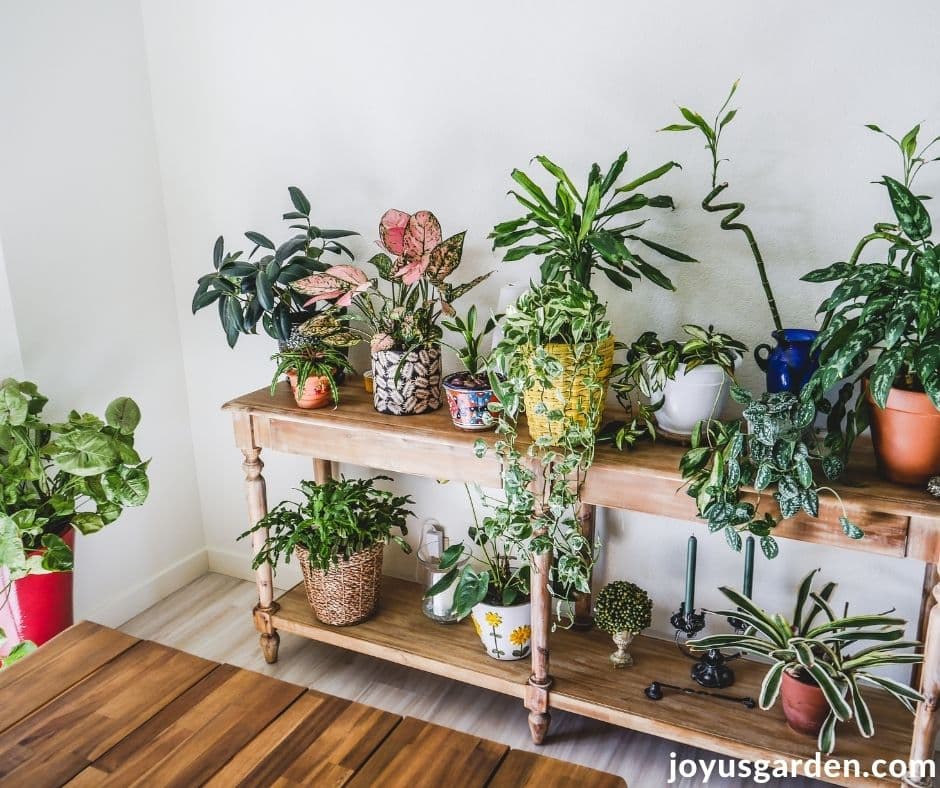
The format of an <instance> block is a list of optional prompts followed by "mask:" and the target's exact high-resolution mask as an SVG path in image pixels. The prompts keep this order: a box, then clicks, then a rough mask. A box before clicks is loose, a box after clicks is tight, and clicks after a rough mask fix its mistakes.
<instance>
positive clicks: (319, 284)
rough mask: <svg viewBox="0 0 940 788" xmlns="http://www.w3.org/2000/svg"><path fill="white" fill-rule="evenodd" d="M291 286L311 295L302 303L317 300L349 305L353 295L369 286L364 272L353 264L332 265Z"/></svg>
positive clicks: (309, 303) (308, 304)
mask: <svg viewBox="0 0 940 788" xmlns="http://www.w3.org/2000/svg"><path fill="white" fill-rule="evenodd" d="M292 287H293V288H294V289H295V290H296V291H297V292H298V293H303V294H304V295H308V296H312V297H311V298H310V300H308V301H307V302H306V303H304V306H305V307H307V306H310V305H311V304H313V303H316V302H317V301H334V299H335V303H336V305H337V306H349V305H350V304H351V303H352V299H353V296H354V295H355V294H356V293H360V292H362V291H364V290H368V289H369V287H370V282H369V277H368V276H367V275H366V272H365V271H363V270H361V269H359V268H356V267H355V266H354V265H334V266H333V267H332V268H328V269H327V270H326V271H324V272H323V273H320V274H312V275H310V276H307V277H304V278H303V279H298V280H297V281H296V282H294V283H293V285H292Z"/></svg>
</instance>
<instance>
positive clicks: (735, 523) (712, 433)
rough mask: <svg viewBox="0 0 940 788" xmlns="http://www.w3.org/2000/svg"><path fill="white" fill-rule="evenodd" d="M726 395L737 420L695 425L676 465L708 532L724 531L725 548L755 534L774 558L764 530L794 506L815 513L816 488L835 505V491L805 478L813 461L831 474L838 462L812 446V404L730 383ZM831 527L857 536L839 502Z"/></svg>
mask: <svg viewBox="0 0 940 788" xmlns="http://www.w3.org/2000/svg"><path fill="white" fill-rule="evenodd" d="M731 396H732V397H733V398H734V400H735V401H737V402H739V403H740V404H742V405H744V406H745V408H744V418H743V420H742V419H736V420H734V421H730V422H721V421H717V420H708V421H703V422H699V423H698V424H697V425H696V427H695V430H694V431H693V433H692V438H691V441H692V448H691V449H689V450H688V451H687V452H686V453H685V454H684V455H683V457H682V460H681V461H680V464H679V469H680V470H681V472H682V477H683V478H684V479H686V480H688V490H687V492H688V494H689V495H691V496H692V497H693V498H695V500H696V504H697V507H698V516H699V517H701V518H702V519H704V520H706V521H707V522H708V530H709V531H710V532H712V533H714V532H717V531H724V534H725V538H726V540H727V542H728V544H729V545H730V547H731V548H732V549H733V550H735V551H740V549H741V544H742V539H741V533H742V532H747V531H750V532H751V533H753V534H754V535H755V536H757V537H759V538H760V546H761V549H762V550H763V552H764V555H766V556H767V557H768V558H774V557H775V556H776V555H777V553H778V552H779V546H778V545H777V541H776V539H774V537H773V536H772V533H773V529H774V528H775V527H776V526H777V525H778V524H779V523H780V522H781V521H782V520H787V519H789V518H791V517H794V516H795V515H797V514H798V513H799V512H800V511H804V512H806V514H808V515H810V516H812V517H817V516H818V515H819V494H820V493H821V492H828V493H830V494H832V495H833V496H835V498H836V500H837V501H839V503H840V504H841V503H842V499H841V498H840V497H839V494H838V493H837V492H836V491H835V490H833V489H832V488H831V487H825V486H821V485H819V484H817V483H816V481H815V478H814V475H813V465H814V464H820V465H821V466H822V469H823V472H824V473H825V475H826V477H827V478H829V479H833V478H835V477H837V476H838V475H839V474H840V473H841V472H842V467H843V466H842V461H841V459H839V457H838V456H835V455H833V454H829V453H824V452H823V450H822V448H821V447H820V446H819V443H818V441H817V439H816V435H815V432H814V431H813V428H812V424H813V420H814V418H815V415H816V406H815V404H814V403H813V402H812V401H810V400H803V401H801V400H800V399H798V398H797V397H796V396H795V395H793V394H790V393H789V392H781V393H777V394H764V395H763V396H762V397H761V398H760V399H755V398H754V397H753V395H752V394H751V393H750V392H749V391H747V390H746V389H743V388H741V387H739V386H737V385H732V387H731ZM745 426H746V429H745ZM748 486H751V487H753V489H754V490H755V491H756V492H757V498H756V501H754V502H752V501H750V500H745V493H746V490H745V489H744V488H746V487H748ZM770 490H773V493H772V495H771V496H770V497H771V498H772V500H773V505H772V508H771V510H767V509H766V508H763V504H764V501H765V496H766V494H767V492H769V491H770ZM839 524H840V525H841V526H842V529H843V531H844V532H845V534H846V535H847V536H849V537H851V538H852V539H860V538H861V537H862V536H863V535H864V534H863V532H862V530H861V528H859V527H858V526H857V525H855V524H854V523H853V522H852V521H851V520H849V517H848V513H847V512H846V510H845V507H844V506H843V507H842V516H841V517H840V518H839Z"/></svg>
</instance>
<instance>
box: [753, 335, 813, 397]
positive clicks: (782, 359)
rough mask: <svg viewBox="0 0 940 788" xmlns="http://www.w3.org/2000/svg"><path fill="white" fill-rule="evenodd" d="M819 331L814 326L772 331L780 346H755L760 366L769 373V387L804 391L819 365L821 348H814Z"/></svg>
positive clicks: (756, 357)
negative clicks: (814, 350) (812, 349)
mask: <svg viewBox="0 0 940 788" xmlns="http://www.w3.org/2000/svg"><path fill="white" fill-rule="evenodd" d="M818 334H819V332H818V331H814V330H813V329H811V328H785V329H783V330H782V331H774V332H773V334H771V336H772V337H773V338H774V339H775V340H776V342H777V345H776V347H773V348H772V347H771V346H770V345H768V344H763V345H758V346H757V347H756V348H754V359H755V360H756V361H757V366H759V367H760V368H761V369H762V370H763V371H764V374H765V375H766V376H767V391H769V392H770V393H771V394H775V393H777V392H779V391H789V392H792V393H793V394H799V393H800V391H801V390H802V389H803V386H805V385H806V383H807V381H809V379H810V378H811V377H812V375H813V373H814V372H815V371H816V368H817V367H818V366H819V352H818V351H817V352H815V353H812V352H810V348H811V347H812V345H813V342H814V341H815V339H816V336H817V335H818Z"/></svg>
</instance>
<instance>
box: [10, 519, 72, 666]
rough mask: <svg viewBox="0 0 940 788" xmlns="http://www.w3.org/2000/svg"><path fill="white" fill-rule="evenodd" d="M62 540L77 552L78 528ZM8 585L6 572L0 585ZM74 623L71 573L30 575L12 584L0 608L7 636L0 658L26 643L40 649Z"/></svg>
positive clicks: (63, 535)
mask: <svg viewBox="0 0 940 788" xmlns="http://www.w3.org/2000/svg"><path fill="white" fill-rule="evenodd" d="M62 539H63V540H64V541H65V543H66V544H67V545H68V546H69V547H70V548H72V549H74V547H75V529H74V528H71V527H69V529H68V530H67V531H66V532H65V533H63V534H62ZM6 582H7V581H6V577H5V573H4V572H0V586H5V585H6ZM2 601H3V599H2V598H0V602H2ZM72 624H73V619H72V573H71V572H50V573H48V574H42V575H27V576H26V577H24V578H21V579H20V580H17V581H16V582H14V583H13V586H12V587H11V589H10V594H9V597H7V598H6V604H3V605H2V606H0V629H2V630H3V631H4V632H6V636H7V639H6V642H4V643H3V644H2V645H0V657H2V656H6V655H7V654H8V653H9V652H10V650H11V649H12V648H13V647H14V646H15V645H16V644H17V643H20V642H21V641H24V640H31V641H33V643H35V644H36V645H37V646H41V645H42V644H43V643H45V642H46V641H47V640H49V639H50V638H53V637H55V636H56V635H58V634H59V633H60V632H61V631H62V630H64V629H68V628H69V627H70V626H72Z"/></svg>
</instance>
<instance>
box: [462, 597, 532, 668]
mask: <svg viewBox="0 0 940 788" xmlns="http://www.w3.org/2000/svg"><path fill="white" fill-rule="evenodd" d="M531 612H532V606H531V605H530V604H529V603H528V602H523V603H522V604H519V605H510V606H507V605H490V604H488V603H487V602H480V603H479V604H478V605H474V607H473V611H472V612H471V613H470V620H471V621H472V622H473V628H474V629H475V630H476V632H477V635H479V637H480V642H481V643H482V644H483V648H485V649H486V653H487V654H489V655H490V656H491V657H493V658H494V659H506V660H509V659H523V658H524V657H527V656H529V650H530V648H531V642H532V626H531Z"/></svg>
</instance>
